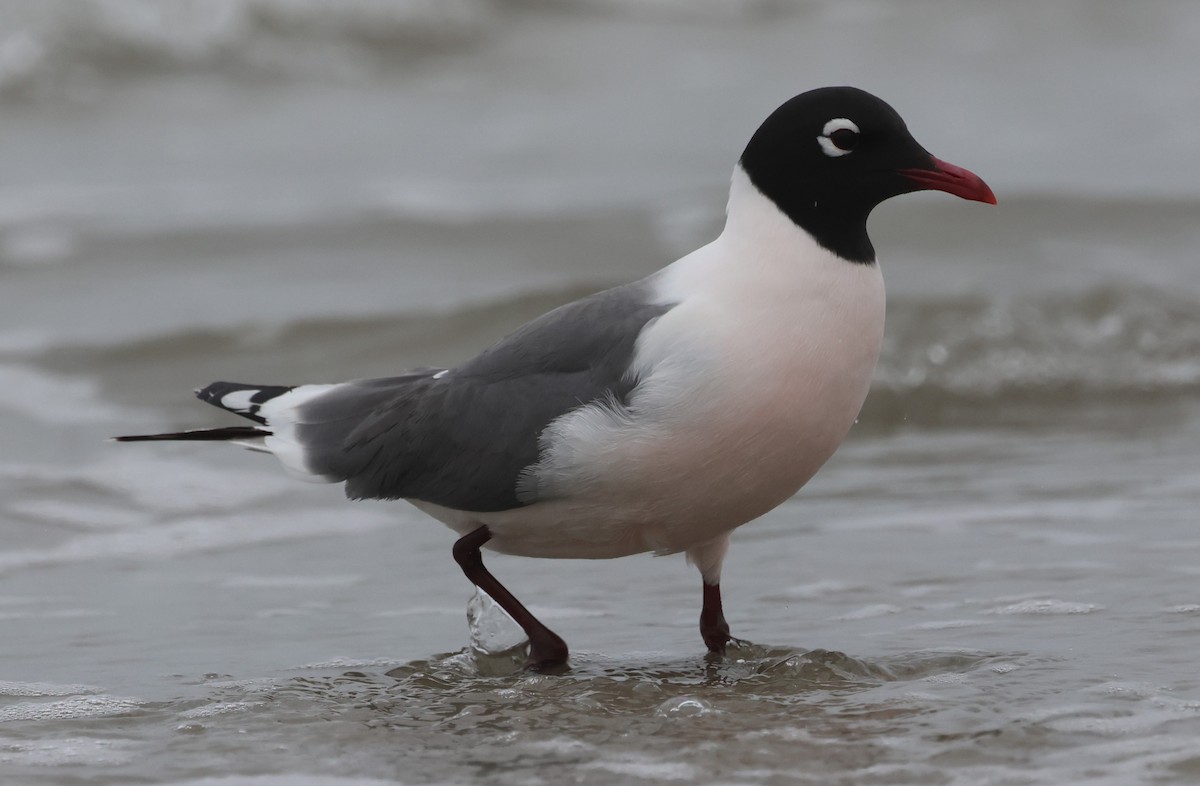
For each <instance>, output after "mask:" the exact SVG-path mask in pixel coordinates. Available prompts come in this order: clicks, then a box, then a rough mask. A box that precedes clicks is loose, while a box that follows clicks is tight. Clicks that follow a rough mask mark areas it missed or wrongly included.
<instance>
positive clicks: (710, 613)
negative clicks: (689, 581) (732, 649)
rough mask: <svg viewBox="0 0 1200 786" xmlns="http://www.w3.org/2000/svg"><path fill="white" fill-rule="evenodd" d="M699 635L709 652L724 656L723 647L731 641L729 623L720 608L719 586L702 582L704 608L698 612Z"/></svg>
mask: <svg viewBox="0 0 1200 786" xmlns="http://www.w3.org/2000/svg"><path fill="white" fill-rule="evenodd" d="M700 635H701V636H703V637H704V643H705V644H707V645H708V651H709V652H715V653H717V654H718V655H724V654H725V645H726V644H728V643H729V642H730V641H732V640H733V637H732V636H730V635H729V623H728V622H726V621H725V612H724V610H723V609H722V608H721V585H720V584H709V583H708V582H707V581H706V582H704V607H703V608H702V609H701V610H700Z"/></svg>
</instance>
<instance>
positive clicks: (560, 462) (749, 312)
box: [421, 168, 884, 557]
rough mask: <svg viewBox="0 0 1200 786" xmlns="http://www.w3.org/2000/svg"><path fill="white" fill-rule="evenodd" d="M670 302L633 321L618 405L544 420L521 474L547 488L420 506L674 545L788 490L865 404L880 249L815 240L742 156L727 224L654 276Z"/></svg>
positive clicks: (575, 537) (597, 543)
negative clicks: (466, 508)
mask: <svg viewBox="0 0 1200 786" xmlns="http://www.w3.org/2000/svg"><path fill="white" fill-rule="evenodd" d="M653 281H654V284H655V286H656V288H657V291H658V292H659V296H660V297H661V299H662V300H663V302H671V303H678V305H677V306H675V308H673V309H672V310H671V311H669V312H667V313H666V314H665V315H664V316H662V317H661V318H660V319H659V320H658V321H657V322H655V323H654V324H653V325H652V326H651V327H650V328H648V329H647V331H646V332H645V333H644V334H643V335H642V337H641V339H640V340H639V342H638V345H637V350H636V353H635V358H634V362H633V368H634V371H635V373H636V375H637V377H638V379H639V384H638V385H637V387H636V388H635V390H634V392H633V394H632V395H631V397H630V401H629V405H628V407H621V406H619V405H592V406H588V407H584V408H582V409H580V410H577V411H575V412H572V413H570V414H568V415H566V416H564V417H562V418H560V419H558V420H557V421H555V422H554V423H552V424H551V426H550V428H549V429H547V432H546V434H545V444H546V446H547V448H546V450H545V452H544V454H543V459H542V461H540V462H539V463H538V464H537V465H536V466H535V467H534V468H532V470H531V472H530V478H529V481H530V485H531V486H536V489H537V493H538V496H539V497H540V498H542V499H544V500H546V501H542V502H538V503H535V504H533V505H530V506H528V507H525V508H520V509H516V510H512V511H502V512H499V513H489V514H482V515H481V514H472V516H471V517H470V519H469V520H466V519H462V518H461V517H460V516H456V515H454V514H453V512H451V511H445V510H443V509H437V508H434V507H432V506H428V505H425V504H422V505H421V507H422V508H423V509H426V510H427V511H428V512H430V513H432V514H433V515H435V516H437V517H438V518H439V519H441V520H443V521H445V522H446V523H447V524H450V525H451V526H452V527H454V528H455V529H457V530H460V531H468V530H469V529H471V528H474V527H475V526H478V525H479V524H480V523H485V524H488V526H489V528H491V530H492V532H493V535H494V542H493V543H492V544H489V545H493V546H494V547H495V548H496V549H497V550H500V551H505V552H509V553H515V554H523V555H528V556H558V557H615V556H623V555H625V554H631V553H637V552H641V551H657V552H660V553H667V552H674V551H682V550H685V549H688V548H690V547H693V546H695V545H697V544H700V543H704V542H706V541H710V540H712V539H714V538H716V537H720V536H721V535H724V534H725V533H727V532H729V531H730V530H732V529H734V528H735V527H738V526H740V525H742V524H744V523H746V522H747V521H750V520H751V519H753V518H756V517H758V516H760V515H762V514H763V513H765V512H767V511H768V510H770V509H771V508H773V507H775V506H776V505H778V504H779V503H781V502H783V501H784V500H785V499H787V498H788V497H789V496H791V495H792V494H794V493H795V492H796V491H797V490H798V489H799V488H800V487H801V486H803V485H804V483H805V482H807V481H808V480H809V478H811V477H812V475H813V474H814V473H815V472H816V471H817V470H818V469H819V468H820V467H821V465H822V464H824V463H825V461H826V460H827V459H828V458H829V457H830V456H831V455H832V454H833V452H834V450H835V449H836V448H837V446H838V444H840V442H841V441H842V439H843V438H844V437H845V435H846V432H847V431H848V430H849V428H850V426H851V425H852V424H853V422H854V419H855V418H856V417H857V415H858V412H859V409H860V408H861V407H862V403H863V400H864V398H865V397H866V393H867V389H868V387H869V385H870V379H871V373H872V371H873V369H874V367H875V363H876V361H877V359H878V357H879V350H880V346H881V343H882V339H883V316H884V290H883V279H882V277H881V275H880V273H879V268H878V266H877V265H863V264H856V263H851V262H848V261H846V260H844V259H841V258H839V257H836V256H834V255H833V254H831V253H830V252H828V251H826V250H825V249H823V248H821V247H820V246H819V245H818V244H817V243H816V242H815V241H814V240H813V239H812V238H811V236H809V235H808V233H806V232H804V231H803V230H801V229H799V228H798V227H796V226H795V225H794V224H793V223H792V222H791V221H790V220H789V219H788V218H787V217H786V216H784V215H783V214H782V213H780V212H779V210H778V209H777V208H776V207H775V206H774V204H773V203H771V202H770V201H769V200H767V199H766V198H765V197H763V196H762V195H761V194H760V193H759V192H758V191H757V189H755V187H754V186H753V185H752V184H751V183H750V182H749V179H748V178H747V177H746V176H745V174H744V173H743V172H742V171H741V169H740V168H739V169H738V170H737V171H736V172H735V174H734V181H733V185H732V188H731V193H730V205H729V219H728V222H727V224H726V228H725V231H724V232H723V233H722V234H721V236H720V237H719V238H718V239H717V240H715V241H713V242H712V243H711V244H709V245H708V246H705V247H704V248H701V249H699V250H698V251H696V252H694V253H692V254H690V255H688V256H686V257H684V258H683V259H681V260H679V261H678V262H676V263H675V264H673V265H671V266H670V267H668V268H666V269H665V270H663V271H661V272H660V273H659V274H657V276H656V277H655V278H654V279H653Z"/></svg>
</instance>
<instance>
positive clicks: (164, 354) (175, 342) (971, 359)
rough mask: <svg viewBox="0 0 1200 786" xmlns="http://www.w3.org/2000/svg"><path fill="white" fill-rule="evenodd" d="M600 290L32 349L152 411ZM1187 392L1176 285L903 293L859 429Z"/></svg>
mask: <svg viewBox="0 0 1200 786" xmlns="http://www.w3.org/2000/svg"><path fill="white" fill-rule="evenodd" d="M597 288H598V287H595V286H583V287H573V288H571V289H569V290H564V291H556V292H551V293H534V294H523V295H520V296H516V297H512V298H504V299H499V300H496V301H491V302H486V303H475V304H470V305H465V306H463V307H461V308H458V309H454V310H450V311H445V312H437V313H424V314H405V315H392V316H385V317H375V318H370V319H347V318H337V319H314V320H301V321H298V322H294V323H290V324H287V325H281V326H276V327H274V328H271V329H269V330H266V329H264V331H262V332H261V333H260V334H258V335H256V336H254V338H253V340H247V333H246V330H245V328H244V327H242V328H239V329H229V330H204V331H186V332H183V333H179V334H175V335H172V336H165V337H158V338H153V339H144V340H139V341H133V342H128V343H123V344H119V345H114V346H107V347H95V346H89V347H63V346H58V347H55V348H52V349H45V348H40V349H35V350H32V351H34V352H36V353H37V355H38V358H37V360H36V361H35V362H36V363H37V364H38V365H43V366H46V367H48V369H49V370H50V371H56V372H68V371H69V372H76V373H79V372H84V373H88V374H94V375H96V376H98V377H99V378H100V380H101V389H102V390H104V391H105V394H104V395H105V397H108V398H112V397H115V399H112V400H120V401H123V402H125V403H126V404H128V405H135V404H136V405H147V406H152V405H159V406H161V404H162V398H161V388H160V387H159V383H163V384H166V383H167V381H168V380H176V381H177V380H180V379H184V380H188V381H189V384H190V382H196V383H197V384H199V383H200V382H203V381H204V380H203V379H200V378H199V377H200V376H203V375H204V374H206V373H216V374H218V375H220V374H221V373H226V372H227V373H228V375H230V376H233V375H236V374H242V375H243V376H247V378H249V377H252V376H254V374H255V373H259V372H260V371H261V369H263V368H271V369H273V370H281V369H283V370H286V371H287V374H286V376H287V377H288V378H289V379H290V380H291V381H293V382H294V381H304V380H308V381H315V380H323V381H330V380H336V379H346V378H354V377H363V376H376V375H386V374H389V373H394V372H395V371H396V370H398V369H401V368H405V367H410V366H417V365H428V364H430V363H434V362H437V361H439V360H440V361H443V362H446V361H448V362H456V361H459V360H461V359H464V358H466V357H468V356H469V355H471V354H473V353H474V352H475V351H477V350H478V349H480V348H482V347H483V346H485V345H487V344H488V343H490V342H491V341H493V340H495V338H496V337H497V336H499V335H501V334H503V333H505V332H508V331H510V330H512V329H513V328H515V327H516V326H517V325H519V324H520V323H521V322H523V321H524V320H526V319H529V318H531V317H533V316H535V315H537V314H539V313H542V312H543V311H545V310H547V309H549V308H552V307H553V306H555V305H557V304H559V303H562V302H566V301H568V300H571V299H574V298H576V297H580V296H582V295H584V294H586V293H588V292H591V291H595V289H597ZM30 360H31V358H26V360H25V362H30ZM276 373H277V372H276ZM197 374H199V376H197ZM259 375H260V376H261V373H259ZM175 384H178V383H177V382H176V383H175ZM1197 394H1200V312H1198V311H1197V309H1196V306H1195V302H1194V300H1193V299H1192V297H1191V296H1190V295H1188V294H1186V293H1183V294H1181V293H1177V292H1175V291H1172V290H1166V289H1158V288H1151V287H1130V288H1126V287H1117V286H1105V287H1098V288H1094V289H1091V290H1089V291H1087V292H1084V293H1078V294H1056V295H1025V296H1018V295H1013V296H1011V297H1005V298H984V297H979V296H963V297H957V298H944V299H921V298H900V299H894V300H893V301H892V302H891V303H890V304H889V313H888V330H887V338H886V342H885V346H884V351H883V356H882V358H881V360H880V363H879V368H878V370H877V373H876V379H875V383H874V387H873V390H872V393H871V396H870V397H869V399H868V403H867V406H866V408H865V410H864V412H863V416H862V418H861V420H862V425H863V426H865V427H868V428H878V427H882V428H889V427H894V426H901V425H906V424H909V425H938V424H943V423H961V422H964V421H969V422H976V421H978V422H987V423H994V424H1004V423H1018V424H1019V423H1022V422H1027V421H1029V422H1040V421H1042V420H1043V418H1044V414H1045V411H1046V409H1047V408H1050V409H1053V410H1055V411H1056V412H1058V413H1060V415H1062V416H1063V417H1069V416H1071V415H1073V414H1079V413H1084V414H1086V413H1088V412H1091V411H1092V410H1097V411H1100V410H1106V409H1109V408H1111V407H1113V406H1124V405H1127V404H1131V403H1140V404H1147V403H1158V404H1165V403H1167V402H1170V401H1173V400H1174V401H1180V402H1187V401H1194V400H1196V396H1197ZM187 398H188V397H186V396H182V397H180V401H181V402H183V401H184V400H185V399H187ZM180 406H183V405H182V404H181V405H180ZM1097 408H1098V409H1097ZM1162 411H1163V412H1164V413H1165V412H1168V409H1162Z"/></svg>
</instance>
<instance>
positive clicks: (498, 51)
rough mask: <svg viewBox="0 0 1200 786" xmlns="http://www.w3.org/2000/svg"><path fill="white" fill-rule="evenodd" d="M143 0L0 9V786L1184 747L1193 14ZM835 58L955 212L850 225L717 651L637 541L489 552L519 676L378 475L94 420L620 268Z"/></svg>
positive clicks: (1190, 687)
mask: <svg viewBox="0 0 1200 786" xmlns="http://www.w3.org/2000/svg"><path fill="white" fill-rule="evenodd" d="M164 7H165V8H168V10H167V11H166V12H165V13H166V14H167V16H166V17H164V18H163V19H161V20H159V21H158V22H156V21H155V19H156V17H155V16H153V15H147V14H145V13H143V12H142V10H141V9H144V8H146V6H143V5H142V4H140V3H133V2H128V3H127V2H106V3H76V2H63V3H52V2H45V3H38V4H29V3H20V2H13V3H6V2H0V15H2V17H3V19H4V20H5V22H6V23H7V28H6V29H7V30H8V31H9V32H8V33H6V35H7V36H8V37H7V38H5V39H4V40H0V128H3V130H4V139H5V144H4V145H2V146H0V433H3V434H4V435H5V437H4V440H3V443H2V444H0V490H2V493H0V622H2V623H3V631H4V634H3V636H0V782H2V783H4V784H8V783H17V784H26V783H28V784H74V783H80V784H82V783H87V784H107V783H112V784H125V783H170V784H194V785H198V784H226V785H228V784H235V783H238V784H240V783H246V784H260V785H261V784H294V783H295V784H302V785H305V784H307V785H309V786H314V785H316V784H368V783H406V784H427V783H429V784H432V783H496V784H508V783H514V784H515V783H543V782H544V783H554V784H557V783H564V782H576V783H585V784H588V783H597V784H599V783H676V782H699V783H714V784H717V783H719V784H784V783H820V784H827V783H844V784H885V783H886V784H1063V783H1101V784H1102V783H1110V784H1122V785H1123V784H1129V783H1194V782H1196V781H1197V780H1200V745H1198V744H1197V742H1196V740H1197V739H1200V679H1198V678H1197V676H1196V668H1195V657H1194V652H1195V650H1196V647H1197V644H1198V643H1200V583H1198V580H1200V531H1198V530H1197V523H1198V517H1200V516H1198V514H1197V511H1200V461H1198V460H1197V459H1198V457H1200V449H1198V447H1197V446H1198V445H1200V396H1198V394H1200V316H1198V312H1197V306H1196V303H1197V297H1198V296H1200V274H1198V273H1197V264H1196V260H1197V256H1196V251H1195V249H1196V248H1198V247H1200V223H1198V222H1197V221H1196V216H1197V215H1198V214H1200V189H1198V188H1197V186H1196V183H1197V182H1200V177H1198V175H1200V171H1198V170H1200V160H1197V159H1196V158H1195V157H1194V156H1188V155H1184V154H1183V153H1182V151H1185V150H1190V148H1191V136H1190V135H1189V132H1188V131H1187V129H1191V128H1194V127H1195V126H1196V125H1197V123H1200V88H1197V86H1196V84H1195V79H1194V75H1195V73H1197V71H1198V68H1197V67H1198V66H1200V59H1198V57H1197V55H1196V54H1195V52H1196V51H1198V50H1197V49H1196V47H1195V31H1197V30H1200V11H1198V10H1197V7H1196V6H1195V4H1192V3H1184V2H1179V3H1171V2H1147V3H1140V4H1137V7H1136V12H1134V11H1132V10H1130V9H1132V8H1133V6H1128V5H1127V4H1119V3H1085V2H1082V0H1080V2H1063V3H1054V4H1049V5H1042V6H1040V7H1039V9H1040V10H1037V11H1032V10H1022V9H1021V8H1020V7H1019V6H1002V5H998V4H983V3H980V4H963V3H958V4H951V3H948V2H944V3H940V2H925V3H918V4H908V5H906V6H905V10H904V11H903V12H901V11H897V10H896V9H897V8H899V6H892V5H890V4H885V3H872V2H860V3H838V4H808V5H804V6H796V7H794V8H793V7H791V6H788V5H786V4H780V3H772V2H755V1H754V0H748V1H747V2H737V3H732V4H716V3H704V4H695V3H684V2H672V1H669V0H657V2H653V3H645V4H640V3H637V4H635V3H625V2H616V1H615V0H614V1H613V2H607V1H606V0H579V1H578V2H574V3H565V4H562V5H560V6H556V7H550V6H546V5H542V4H528V3H507V2H483V1H482V0H478V1H477V2H472V1H471V0H461V1H458V2H453V3H450V2H447V3H441V4H427V3H403V2H394V3H387V2H381V3H374V2H362V3H352V4H343V5H341V6H339V10H337V11H326V10H321V9H324V8H327V5H326V4H317V3H312V4H310V3H282V2H275V1H274V0H237V1H232V0H231V1H230V2H222V3H211V4H178V5H173V6H164ZM614 55H619V56H614ZM1051 77H1053V78H1051ZM835 82H852V83H858V84H861V85H863V86H864V87H868V88H870V89H873V90H875V91H877V92H879V93H880V94H882V95H884V96H885V97H886V98H887V99H888V100H890V101H892V102H893V103H894V104H896V105H897V106H898V107H899V109H900V110H901V112H902V113H903V114H904V115H905V116H906V117H907V118H908V120H909V122H910V125H911V126H912V128H913V130H914V132H915V133H916V135H917V137H918V138H919V139H921V141H922V142H923V143H924V144H926V145H927V146H928V147H929V148H930V149H931V150H933V151H934V152H935V153H936V154H938V155H939V156H941V157H944V158H946V159H948V160H951V161H954V162H956V163H960V164H962V165H965V166H968V167H970V168H972V169H973V170H976V171H978V172H980V173H981V174H982V175H983V176H984V177H985V178H986V179H987V180H988V181H989V183H991V184H992V185H993V187H994V188H995V190H996V192H997V194H998V195H999V196H1000V200H1001V202H1000V205H999V207H998V208H996V209H985V208H982V207H980V206H975V205H966V204H960V203H956V202H954V201H953V200H949V199H945V198H939V197H938V196H924V197H910V198H906V199H904V200H899V201H897V203H895V204H889V205H886V206H884V207H883V208H881V209H880V210H879V211H878V215H877V216H876V217H875V218H873V220H872V235H873V238H874V240H875V243H876V246H877V247H878V248H879V249H880V251H881V255H882V256H883V258H884V270H885V275H886V277H887V280H888V287H889V298H890V300H889V315H888V321H889V324H888V339H887V345H886V347H885V352H884V357H883V360H882V361H881V364H880V368H879V371H878V374H877V378H876V384H875V387H874V390H873V392H872V395H871V398H870V399H869V400H868V403H867V406H866V408H865V410H864V412H863V415H862V418H861V420H860V423H859V424H858V426H857V427H856V429H855V430H854V432H853V433H852V435H851V438H850V439H849V440H848V441H847V443H846V445H845V446H844V447H843V448H842V450H841V451H840V452H839V453H838V454H837V455H836V456H835V457H834V459H833V460H832V461H831V462H830V464H829V465H828V466H827V467H826V468H825V469H824V470H823V471H822V472H821V474H820V475H819V476H818V477H817V478H816V479H815V480H814V481H813V482H812V483H811V484H810V486H809V487H808V488H806V489H805V490H804V491H803V492H802V493H801V494H800V495H799V496H797V498H795V499H793V500H791V501H789V502H788V503H787V504H785V505H783V506H781V507H780V508H779V509H777V510H775V511H773V512H772V513H770V514H769V515H767V516H765V517H764V518H763V519H762V520H760V521H758V522H755V523H753V524H752V525H749V526H747V527H745V528H743V529H742V530H741V531H739V532H738V533H736V535H735V537H734V545H733V549H732V550H731V553H730V556H729V559H728V561H727V563H726V569H725V575H724V580H723V589H724V593H725V603H726V613H727V616H728V617H729V619H730V623H731V625H732V627H733V632H734V634H735V635H737V636H739V637H742V638H744V639H746V640H747V641H748V642H752V643H747V644H745V645H743V646H740V647H738V648H736V649H735V650H733V651H731V653H730V655H729V656H728V657H727V658H725V659H723V660H722V659H712V658H709V657H706V656H705V655H704V653H703V651H702V650H703V645H702V643H701V641H700V637H699V634H698V631H697V630H696V619H697V616H698V613H699V604H700V597H699V596H700V591H699V590H700V587H699V580H698V577H697V576H696V575H695V571H694V569H692V568H690V567H688V566H687V565H685V564H684V562H683V560H682V559H681V558H675V557H671V558H651V557H648V556H647V557H634V558H628V559H625V560H620V561H614V562H596V563H592V562H581V563H575V562H551V561H531V560H521V559H516V558H507V557H502V556H490V557H489V558H488V564H489V565H490V566H491V568H492V569H493V570H494V571H495V573H496V574H497V575H498V576H499V577H500V578H501V579H502V580H504V581H506V583H508V584H509V585H510V586H511V587H512V588H513V589H514V591H515V592H516V593H517V594H518V595H519V596H520V597H521V598H523V599H524V600H526V601H527V602H528V604H529V605H530V606H531V607H532V608H533V610H534V611H535V613H537V614H538V615H539V616H541V617H542V618H544V619H545V620H546V622H547V623H548V624H549V625H551V626H552V627H553V628H555V630H557V631H558V632H559V633H561V634H562V635H563V636H564V638H566V639H567V641H568V642H569V643H570V644H571V645H572V648H573V649H572V652H573V655H572V662H571V665H570V668H569V670H568V671H566V672H565V673H563V674H554V675H531V674H527V673H524V672H522V671H521V670H520V669H518V668H517V667H516V665H515V664H516V663H517V662H519V660H520V658H521V656H520V654H519V653H516V654H485V653H481V652H478V651H474V650H472V649H470V648H469V646H468V644H469V641H470V639H471V636H470V631H469V630H468V627H467V623H466V607H467V601H468V598H469V597H470V592H469V590H470V588H469V586H468V585H467V583H466V581H465V580H464V579H463V577H462V576H461V574H460V573H459V571H458V570H457V568H456V567H455V566H454V563H453V561H452V560H451V559H450V555H449V547H450V544H451V542H452V540H453V536H452V534H451V533H450V532H449V531H448V530H446V529H444V528H442V527H441V526H440V525H437V524H436V523H434V522H431V521H429V520H427V519H424V518H423V517H422V516H421V515H420V514H419V513H418V512H417V511H415V510H413V509H411V508H409V507H407V506H404V505H399V504H382V503H379V504H375V503H371V504H367V503H363V504H356V505H350V504H348V503H346V502H345V501H344V500H343V499H342V498H341V495H340V493H339V492H338V490H337V489H335V488H329V487H321V486H308V485H304V484H298V483H296V482H295V481H292V480H290V479H289V478H287V477H286V476H285V475H284V474H283V473H282V472H281V471H280V470H279V469H278V467H277V466H276V465H275V463H274V462H273V461H271V460H270V459H268V458H265V457H262V456H258V455H253V454H250V453H245V452H239V451H229V450H220V449H216V448H215V447H213V446H204V445H199V446H197V445H150V446H145V445H114V444H112V443H108V442H106V441H105V440H104V438H105V437H107V436H111V435H113V434H116V433H125V432H130V431H141V430H147V431H148V430H154V429H157V428H160V427H162V428H175V427H184V426H191V425H196V426H202V425H208V424H218V423H222V422H225V421H224V420H223V418H222V415H221V413H219V412H217V411H216V410H214V409H212V408H209V407H203V406H202V405H200V404H198V403H197V402H196V401H195V400H194V399H192V398H191V396H190V395H189V391H190V390H191V389H192V388H194V387H196V386H198V385H202V384H204V383H206V382H208V381H211V380H214V379H247V380H250V381H263V382H301V381H332V380H338V379H345V378H352V377H363V376H372V375H383V374H389V373H394V372H395V371H396V370H397V369H399V368H404V367H407V366H413V365H420V364H430V363H439V362H440V363H445V362H453V361H455V360H457V359H461V358H463V357H466V356H468V355H469V354H471V353H472V352H474V351H476V350H478V349H479V348H480V347H482V346H484V345H486V344H487V343H488V342H489V341H491V340H493V339H494V338H495V337H496V336H498V335H500V334H502V333H504V332H505V331H507V330H509V329H511V328H512V327H514V326H516V325H518V324H520V323H521V322H522V321H523V320H525V319H527V318H529V317H532V316H534V315H536V314H538V313H541V312H542V311H545V310H546V309H548V308H550V307H552V306H554V305H556V304H558V303H561V302H564V301H566V300H569V299H571V298H574V297H577V296H579V295H582V294H585V293H587V292H590V291H593V290H594V289H596V288H598V287H601V286H605V285H608V284H610V283H614V282H618V281H623V280H628V279H630V278H634V277H638V276H641V275H644V274H645V273H647V272H649V271H651V270H653V269H655V268H656V267H658V266H660V265H662V264H664V263H665V262H668V261H670V260H671V259H674V258H675V257H677V256H678V255H680V254H681V253H683V252H685V251H687V250H689V249H691V248H693V247H695V246H696V245H698V244H699V243H702V242H704V241H705V240H707V239H708V238H710V237H711V236H712V234H713V233H714V232H715V231H716V230H717V228H718V227H719V221H720V214H721V206H722V200H723V197H724V194H723V190H724V188H725V185H726V182H727V181H726V178H727V175H728V171H729V167H730V165H731V163H732V160H733V158H734V157H735V155H736V152H737V150H738V149H739V148H740V146H741V145H742V144H744V141H745V137H746V135H747V134H748V133H749V132H750V131H751V130H752V129H753V126H754V124H755V123H756V122H758V121H759V120H760V119H761V117H762V115H763V114H765V112H766V111H769V109H771V108H773V106H774V105H775V104H776V103H778V101H779V100H781V99H782V98H784V97H786V96H788V95H790V94H792V93H794V92H796V91H798V90H799V89H802V88H805V87H810V86H813V85H816V84H822V83H835ZM493 622H494V620H493Z"/></svg>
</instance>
